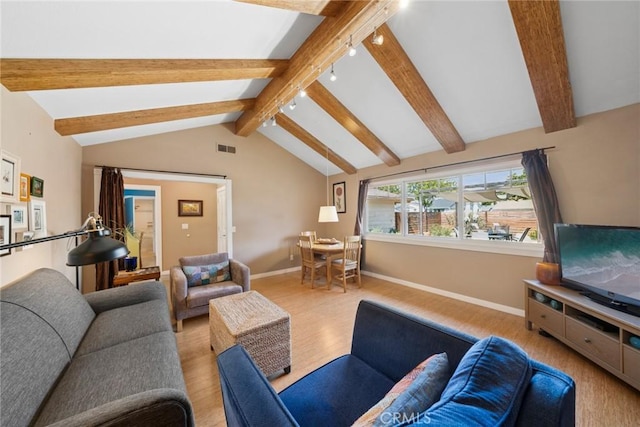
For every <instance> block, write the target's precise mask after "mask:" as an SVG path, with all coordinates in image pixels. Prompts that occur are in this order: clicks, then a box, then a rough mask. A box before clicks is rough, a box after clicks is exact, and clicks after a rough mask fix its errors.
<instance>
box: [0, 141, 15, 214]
mask: <svg viewBox="0 0 640 427" xmlns="http://www.w3.org/2000/svg"><path fill="white" fill-rule="evenodd" d="M19 176H20V158H19V157H17V156H14V155H13V154H11V153H9V152H8V151H5V150H2V164H0V188H1V189H2V191H1V194H0V196H1V197H0V200H2V201H3V202H15V201H17V200H18V197H17V196H18V179H19Z"/></svg>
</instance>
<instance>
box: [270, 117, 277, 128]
mask: <svg viewBox="0 0 640 427" xmlns="http://www.w3.org/2000/svg"><path fill="white" fill-rule="evenodd" d="M277 124H278V123H276V116H272V117H271V126H276V125H277Z"/></svg>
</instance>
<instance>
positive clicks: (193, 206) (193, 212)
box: [178, 200, 202, 216]
mask: <svg viewBox="0 0 640 427" xmlns="http://www.w3.org/2000/svg"><path fill="white" fill-rule="evenodd" d="M178 216H202V200H178Z"/></svg>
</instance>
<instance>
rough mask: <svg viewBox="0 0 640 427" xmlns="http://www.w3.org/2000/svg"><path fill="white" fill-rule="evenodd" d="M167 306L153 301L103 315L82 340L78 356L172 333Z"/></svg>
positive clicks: (100, 315) (164, 303) (110, 311)
mask: <svg viewBox="0 0 640 427" xmlns="http://www.w3.org/2000/svg"><path fill="white" fill-rule="evenodd" d="M167 314H168V310H167V303H166V302H165V301H160V300H153V301H147V302H144V303H141V304H135V305H129V306H125V307H120V308H115V309H113V310H109V311H105V312H102V313H100V314H99V315H98V316H97V317H96V319H95V320H94V321H93V323H92V324H91V327H90V328H89V331H88V332H87V335H86V336H85V337H84V340H82V344H80V348H78V352H77V353H76V356H80V355H83V354H87V353H91V352H93V351H98V350H101V349H103V348H106V347H110V346H113V345H116V344H120V343H122V342H125V341H130V340H133V339H136V338H140V337H144V336H146V335H151V334H154V333H156V332H164V331H172V326H171V320H170V319H169V316H168V315H167Z"/></svg>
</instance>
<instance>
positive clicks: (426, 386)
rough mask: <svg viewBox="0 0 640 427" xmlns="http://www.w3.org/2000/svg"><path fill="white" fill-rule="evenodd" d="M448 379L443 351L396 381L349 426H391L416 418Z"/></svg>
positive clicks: (439, 392)
mask: <svg viewBox="0 0 640 427" xmlns="http://www.w3.org/2000/svg"><path fill="white" fill-rule="evenodd" d="M448 380H449V360H448V358H447V353H439V354H434V355H432V356H430V357H429V358H427V359H426V360H424V361H423V362H421V363H420V364H419V365H418V366H416V367H415V368H413V369H412V370H411V372H409V373H408V374H407V375H405V376H404V377H403V378H402V379H401V380H400V381H398V382H397V383H396V384H395V385H394V386H393V388H391V390H389V392H388V393H387V394H386V395H385V396H384V397H383V398H382V399H381V400H380V401H379V402H378V403H376V404H375V405H374V406H373V407H371V409H369V410H368V411H367V412H365V413H364V414H363V415H362V416H361V417H360V418H358V419H357V420H356V422H355V423H354V424H353V426H352V427H364V426H376V427H377V426H391V425H396V424H398V423H399V422H402V421H406V420H407V419H410V418H412V417H413V418H416V417H417V416H418V415H419V414H420V413H421V412H424V411H426V410H427V409H428V408H429V407H430V406H431V405H433V404H434V403H435V402H437V401H438V399H439V398H440V394H441V393H442V390H443V389H444V387H445V386H446V385H447V381H448Z"/></svg>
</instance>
